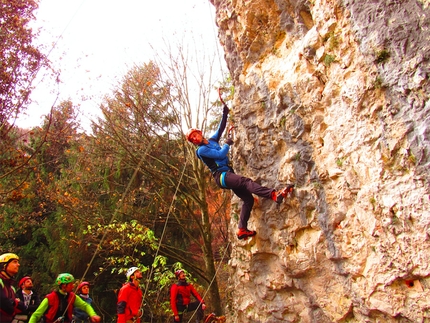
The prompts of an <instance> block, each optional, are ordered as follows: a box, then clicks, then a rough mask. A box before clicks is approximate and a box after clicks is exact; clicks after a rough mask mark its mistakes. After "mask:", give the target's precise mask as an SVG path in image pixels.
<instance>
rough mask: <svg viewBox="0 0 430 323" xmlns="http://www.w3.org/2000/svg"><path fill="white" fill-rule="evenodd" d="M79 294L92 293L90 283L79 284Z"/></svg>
mask: <svg viewBox="0 0 430 323" xmlns="http://www.w3.org/2000/svg"><path fill="white" fill-rule="evenodd" d="M77 292H78V294H83V295H88V294H89V293H90V283H89V282H82V283H80V284H79V285H78V290H77Z"/></svg>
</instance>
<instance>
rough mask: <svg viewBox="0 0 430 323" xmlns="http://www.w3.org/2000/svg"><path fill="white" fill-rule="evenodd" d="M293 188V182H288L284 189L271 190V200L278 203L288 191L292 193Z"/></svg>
mask: <svg viewBox="0 0 430 323" xmlns="http://www.w3.org/2000/svg"><path fill="white" fill-rule="evenodd" d="M293 190H294V184H288V185H287V187H285V188H284V189H282V190H280V191H277V192H273V193H272V200H274V201H275V202H276V203H278V204H280V203H282V201H283V200H284V198H286V197H287V195H288V194H289V193H292V192H293Z"/></svg>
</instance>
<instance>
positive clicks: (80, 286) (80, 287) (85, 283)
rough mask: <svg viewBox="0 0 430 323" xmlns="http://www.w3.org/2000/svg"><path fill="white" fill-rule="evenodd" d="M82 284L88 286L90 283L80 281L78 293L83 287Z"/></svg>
mask: <svg viewBox="0 0 430 323" xmlns="http://www.w3.org/2000/svg"><path fill="white" fill-rule="evenodd" d="M84 286H88V287H89V286H90V283H89V282H82V283H80V284H79V285H78V289H77V292H78V293H80V292H81V291H82V287H84Z"/></svg>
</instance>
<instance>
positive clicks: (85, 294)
mask: <svg viewBox="0 0 430 323" xmlns="http://www.w3.org/2000/svg"><path fill="white" fill-rule="evenodd" d="M77 293H78V295H79V297H81V298H82V299H83V300H84V301H85V302H87V303H88V304H90V305H91V304H92V302H93V300H92V299H91V297H90V283H89V282H82V283H80V284H79V286H78V290H77ZM89 319H90V317H89V316H88V314H87V313H85V312H84V311H83V310H81V309H79V308H77V307H76V308H74V309H73V321H74V322H75V323H85V322H89Z"/></svg>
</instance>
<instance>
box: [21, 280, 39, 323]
mask: <svg viewBox="0 0 430 323" xmlns="http://www.w3.org/2000/svg"><path fill="white" fill-rule="evenodd" d="M18 287H19V290H18V291H17V292H16V296H17V297H18V298H19V299H20V300H21V301H22V302H23V303H24V305H25V308H26V309H25V311H23V312H22V313H19V314H17V315H15V320H16V321H17V323H21V322H24V323H25V322H28V320H29V319H30V317H31V314H32V313H33V312H34V311H35V310H36V309H37V307H38V306H39V304H40V299H39V296H38V295H37V293H36V292H35V291H33V279H31V277H30V276H25V277H23V278H21V280H20V281H19V284H18Z"/></svg>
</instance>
